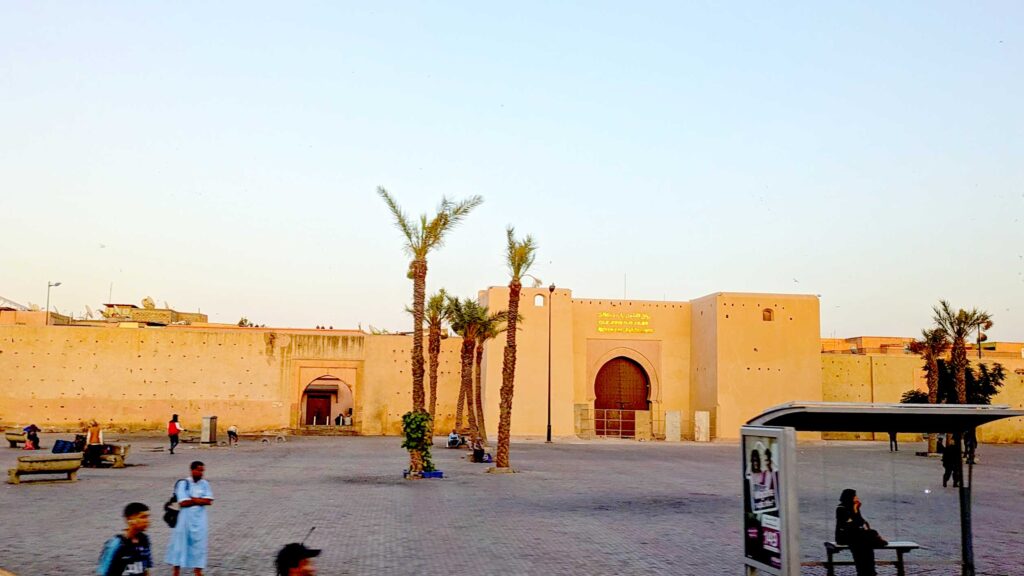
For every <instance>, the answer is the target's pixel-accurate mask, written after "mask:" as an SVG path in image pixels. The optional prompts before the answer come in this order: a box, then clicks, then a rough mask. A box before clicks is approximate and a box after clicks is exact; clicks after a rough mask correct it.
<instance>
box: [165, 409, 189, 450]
mask: <svg viewBox="0 0 1024 576" xmlns="http://www.w3.org/2000/svg"><path fill="white" fill-rule="evenodd" d="M184 431H185V429H184V428H182V427H181V423H180V422H178V415H177V414H173V415H171V421H170V422H168V423H167V438H168V439H169V440H170V441H171V454H174V447H175V446H177V445H178V435H179V434H181V433H182V432H184Z"/></svg>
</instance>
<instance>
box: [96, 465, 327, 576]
mask: <svg viewBox="0 0 1024 576" xmlns="http://www.w3.org/2000/svg"><path fill="white" fill-rule="evenodd" d="M205 472H206V465H205V464H203V462H201V461H199V460H196V461H195V462H192V464H191V465H189V476H188V477H187V478H183V479H181V480H178V481H177V482H175V483H174V495H173V497H172V498H171V500H170V501H168V503H167V504H165V505H164V510H165V514H164V520H165V521H167V522H168V524H172V523H173V526H174V528H173V530H172V532H171V539H170V542H169V543H168V545H167V553H166V554H165V556H164V561H165V562H166V563H167V564H169V565H170V566H171V567H172V571H173V574H174V576H180V574H181V570H182V568H184V569H186V570H188V569H191V570H192V571H193V574H195V576H202V574H203V570H205V569H206V565H207V549H208V529H207V515H208V512H207V509H208V508H209V507H210V506H212V505H213V490H212V489H211V488H210V483H209V481H207V480H206V479H205V478H203V475H204V474H205ZM124 520H125V528H124V530H123V531H122V532H120V533H118V534H116V535H114V536H113V537H112V538H110V539H109V540H107V541H106V543H105V544H104V545H103V551H102V552H101V553H100V559H99V564H98V565H97V567H96V574H98V575H99V576H138V575H148V574H149V571H150V568H152V567H153V552H152V547H151V545H150V543H149V537H148V536H147V535H146V530H147V529H149V521H150V514H149V507H148V506H146V505H145V504H143V503H141V502H132V503H130V504H128V505H127V506H125V508H124ZM319 554H320V550H316V549H313V548H307V547H306V546H305V543H304V542H303V543H298V542H296V543H291V544H288V545H286V546H285V547H284V548H282V549H281V550H280V551H279V552H278V554H277V558H276V560H275V565H276V569H277V575H278V576H315V575H316V567H315V566H314V564H313V560H312V559H313V558H316V557H317V556H318V555H319Z"/></svg>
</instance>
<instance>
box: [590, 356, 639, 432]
mask: <svg viewBox="0 0 1024 576" xmlns="http://www.w3.org/2000/svg"><path fill="white" fill-rule="evenodd" d="M594 392H595V396H596V397H595V399H594V416H595V422H594V428H595V432H596V433H597V435H598V436H621V437H626V438H632V437H634V436H636V414H635V412H634V411H635V410H647V409H648V407H649V406H648V404H649V403H648V401H647V399H648V396H649V394H650V383H649V382H648V380H647V373H646V372H644V369H643V368H642V367H641V366H640V365H639V364H637V363H636V362H634V361H632V360H630V359H628V358H622V357H619V358H614V359H612V360H610V361H609V362H608V363H607V364H605V365H604V366H602V367H601V370H599V371H598V373H597V380H596V382H595V383H594Z"/></svg>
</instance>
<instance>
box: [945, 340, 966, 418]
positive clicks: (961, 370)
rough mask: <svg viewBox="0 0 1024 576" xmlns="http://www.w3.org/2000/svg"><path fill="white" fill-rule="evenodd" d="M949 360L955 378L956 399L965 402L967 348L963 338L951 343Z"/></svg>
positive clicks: (958, 401)
mask: <svg viewBox="0 0 1024 576" xmlns="http://www.w3.org/2000/svg"><path fill="white" fill-rule="evenodd" d="M949 361H950V363H951V364H952V365H953V375H954V376H955V378H956V401H957V403H959V404H967V348H966V347H965V346H964V342H963V340H958V341H957V342H954V343H953V351H952V352H951V353H950V358H949Z"/></svg>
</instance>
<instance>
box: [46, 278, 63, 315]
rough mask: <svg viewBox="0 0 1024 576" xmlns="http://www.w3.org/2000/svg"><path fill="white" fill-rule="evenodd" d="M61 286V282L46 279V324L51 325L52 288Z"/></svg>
mask: <svg viewBox="0 0 1024 576" xmlns="http://www.w3.org/2000/svg"><path fill="white" fill-rule="evenodd" d="M57 286H60V282H50V281H49V280H47V281H46V325H47V326H49V325H50V288H54V287H57Z"/></svg>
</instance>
